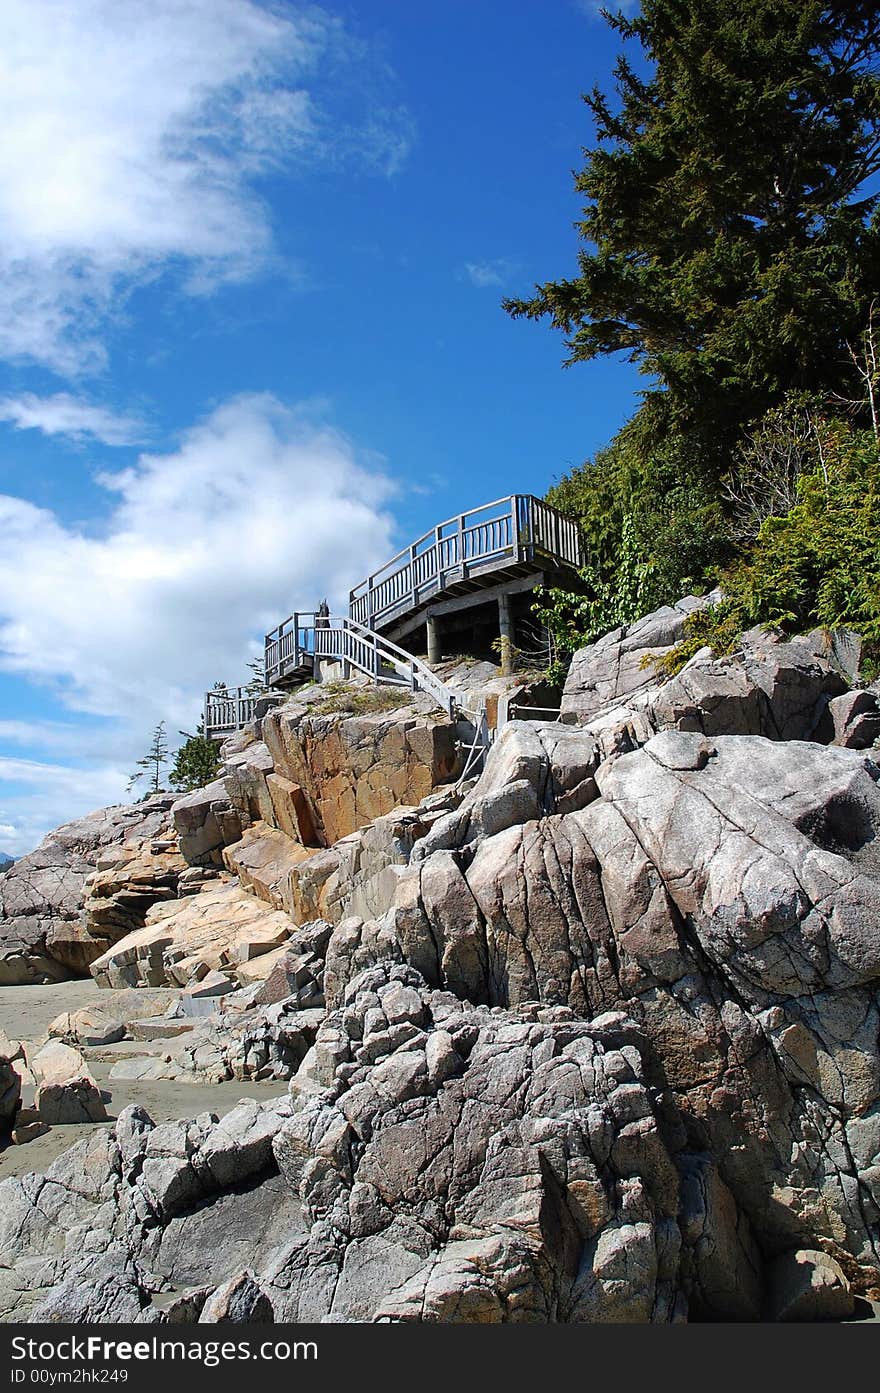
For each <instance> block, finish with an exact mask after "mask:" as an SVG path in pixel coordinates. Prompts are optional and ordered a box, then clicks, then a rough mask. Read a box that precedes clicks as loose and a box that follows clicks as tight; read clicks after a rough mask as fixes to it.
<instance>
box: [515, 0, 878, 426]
mask: <svg viewBox="0 0 880 1393" xmlns="http://www.w3.org/2000/svg"><path fill="white" fill-rule="evenodd" d="M606 18H607V19H608V21H609V23H610V24H611V25H612V27H613V28H615V29H616V30H617V31H618V32H619V33H620V34H621V36H622V37H623V38H624V39H625V40H628V41H631V42H634V43H637V44H638V45H640V47H641V49H642V51H643V52H642V58H643V61H642V62H641V63H640V65H639V71H637V70H636V67H635V66H634V65H633V64H631V63H630V62H629V61H628V59H627V58H626V57H625V56H622V57H621V58H620V60H619V62H618V64H617V67H616V68H615V77H616V80H617V93H618V100H617V101H612V100H611V99H609V98H608V97H607V96H605V95H604V94H603V93H602V92H601V91H599V90H598V89H596V90H594V91H593V92H592V93H590V94H589V95H587V96H585V98H584V100H585V102H586V104H587V106H588V107H589V109H590V111H591V113H592V115H593V118H594V121H595V126H596V135H597V144H596V146H595V148H594V149H592V150H585V151H584V153H585V155H586V159H587V162H586V165H585V167H584V168H583V170H582V171H581V172H580V173H579V174H578V175H577V176H576V188H577V189H578V191H579V192H580V193H582V194H584V195H585V200H586V201H585V207H584V215H583V219H582V221H581V222H580V223H579V224H578V227H579V232H580V236H581V239H582V243H583V245H582V248H581V250H580V252H579V256H578V260H579V274H578V275H577V276H576V277H574V278H572V279H568V280H559V281H551V282H548V283H547V284H545V285H542V286H539V287H536V290H537V293H536V294H535V296H534V297H533V298H531V299H522V300H507V301H505V308H506V309H507V310H508V311H509V312H510V313H511V314H512V315H514V316H520V315H526V316H528V317H530V318H541V317H545V316H546V317H549V319H550V320H551V322H552V323H553V324H554V326H555V327H557V328H559V329H561V330H562V331H563V332H564V333H565V335H566V336H567V344H568V347H569V350H570V358H569V360H568V361H569V362H575V361H588V360H590V359H592V358H595V357H597V356H599V355H602V354H610V353H616V352H618V351H623V352H626V353H627V354H628V355H629V356H630V358H631V359H632V360H634V361H636V362H638V363H639V364H640V366H641V368H642V370H643V371H644V372H645V373H647V374H648V375H650V376H651V377H653V379H654V381H655V383H656V384H657V387H658V388H659V393H658V392H657V390H656V388H655V393H654V395H659V397H660V399H661V401H662V404H663V408H664V411H665V418H664V427H665V428H666V429H670V428H671V429H673V430H675V431H682V430H693V429H694V428H697V429H699V428H701V427H705V428H708V430H709V431H710V432H711V433H712V434H713V435H714V436H715V437H716V438H717V437H718V436H719V435H723V436H724V437H725V438H726V439H727V440H728V441H732V440H733V439H735V438H736V437H737V436H738V434H739V433H740V432H741V430H742V429H743V428H744V427H745V426H747V425H749V424H751V423H753V422H755V421H757V420H758V419H759V418H760V417H761V416H762V415H763V414H764V413H765V412H766V411H767V410H768V409H770V408H771V407H772V406H774V405H776V404H778V403H779V402H780V401H781V400H782V398H783V397H784V396H785V394H786V393H788V392H791V391H803V390H805V391H810V392H815V391H817V390H819V391H822V392H825V391H840V392H843V393H845V394H848V395H850V396H852V395H853V392H852V384H853V363H852V358H851V355H850V353H849V351H848V345H850V344H853V343H856V342H858V339H859V335H860V333H861V332H862V330H863V328H864V325H865V323H866V322H867V320H868V314H869V306H870V303H871V300H872V298H873V294H874V292H875V291H876V288H877V287H878V284H880V222H878V217H877V196H876V195H873V196H865V195H864V193H863V190H864V185H865V181H866V180H867V179H869V178H870V176H871V175H872V174H874V173H875V172H876V171H877V169H878V167H880V96H878V93H880V79H878V76H877V71H876V60H877V49H878V39H880V7H878V5H877V4H876V0H861V3H860V2H859V0H856V2H855V3H852V2H850V3H840V2H839V0H838V3H834V4H827V3H818V2H817V0H700V3H699V4H697V3H694V0H643V4H642V7H641V12H640V14H639V15H638V16H637V17H636V18H634V19H632V20H627V19H625V18H623V17H622V16H617V17H612V16H607V15H606Z"/></svg>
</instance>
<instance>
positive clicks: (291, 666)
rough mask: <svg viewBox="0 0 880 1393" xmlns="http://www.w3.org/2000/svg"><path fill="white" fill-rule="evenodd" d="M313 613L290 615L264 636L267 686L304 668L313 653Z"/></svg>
mask: <svg viewBox="0 0 880 1393" xmlns="http://www.w3.org/2000/svg"><path fill="white" fill-rule="evenodd" d="M314 632H315V614H314V612H306V613H302V614H299V613H297V614H292V615H291V616H290V618H289V619H285V621H284V623H283V624H279V625H278V627H277V629H273V630H272V632H271V633H269V634H267V635H266V650H265V651H266V660H265V661H266V668H265V677H266V686H267V687H271V686H272V684H273V683H275V682H278V681H279V680H280V679H281V678H282V677H286V676H287V674H288V673H291V672H297V671H299V670H301V669H304V668H306V667H307V666H308V664H309V663H310V661H311V659H312V657H313V654H314V637H313V635H314Z"/></svg>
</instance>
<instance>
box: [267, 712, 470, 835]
mask: <svg viewBox="0 0 880 1393" xmlns="http://www.w3.org/2000/svg"><path fill="white" fill-rule="evenodd" d="M312 704H314V702H313V703H312ZM262 733H263V739H264V741H265V743H266V746H267V748H268V750H269V753H270V755H271V758H272V761H273V765H274V772H275V774H277V775H280V776H281V777H282V778H283V779H285V780H286V781H287V782H288V784H289V785H292V786H294V787H295V788H296V789H297V790H298V796H301V797H303V798H305V799H307V800H308V808H309V810H310V816H311V825H312V828H313V835H314V837H315V839H316V840H318V839H319V840H320V841H321V842H322V843H323V844H324V845H325V846H329V845H330V844H331V843H333V842H336V841H338V840H339V839H340V837H345V836H347V835H348V834H349V833H351V832H355V831H357V830H358V828H360V827H363V826H365V825H366V824H367V823H369V822H372V821H373V820H374V819H376V818H378V817H382V816H384V815H385V814H386V813H390V812H391V811H392V810H393V809H394V808H397V807H401V806H411V805H413V804H417V803H419V802H421V800H422V799H423V798H425V797H427V795H428V794H430V793H431V792H432V791H433V790H434V789H435V788H436V787H437V785H438V784H442V783H445V782H447V781H448V780H450V779H451V778H454V776H455V774H456V772H457V770H458V767H459V755H458V750H457V745H456V727H455V724H454V723H453V722H452V721H450V720H449V719H448V718H447V717H444V716H442V715H441V714H440V712H438V711H437V710H436V708H434V707H432V705H431V703H430V701H429V700H428V699H427V698H426V697H424V696H423V695H421V694H416V695H414V697H413V699H412V704H411V705H407V706H405V707H402V708H400V709H397V710H390V711H381V710H380V711H374V712H369V713H366V714H363V715H346V714H344V713H330V714H317V713H315V712H314V711H313V710H312V709H310V706H309V705H304V704H302V703H299V704H297V703H296V702H294V703H289V704H288V705H285V706H282V707H278V708H277V709H276V710H274V711H270V712H269V713H268V714H267V715H266V716H265V717H264V718H263V722H262ZM269 801H270V803H271V801H272V800H271V794H269Z"/></svg>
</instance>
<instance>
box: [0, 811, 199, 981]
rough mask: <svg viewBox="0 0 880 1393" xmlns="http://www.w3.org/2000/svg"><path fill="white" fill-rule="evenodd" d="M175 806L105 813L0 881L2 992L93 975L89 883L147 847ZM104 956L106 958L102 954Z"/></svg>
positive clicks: (54, 840) (75, 826)
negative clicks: (123, 852)
mask: <svg viewBox="0 0 880 1393" xmlns="http://www.w3.org/2000/svg"><path fill="white" fill-rule="evenodd" d="M173 802H174V799H173V797H172V796H169V795H166V794H160V795H158V796H157V797H154V798H149V799H146V800H145V801H144V802H143V803H137V804H135V805H133V806H130V807H113V808H102V809H101V810H100V811H99V812H95V813H91V814H89V816H88V817H85V818H81V819H79V820H78V821H77V822H70V823H66V824H65V825H64V826H63V827H59V828H57V829H56V830H55V831H54V832H50V834H49V836H48V837H46V839H45V840H44V841H43V842H41V844H40V845H39V846H38V847H37V849H36V851H32V852H31V853H30V854H29V855H27V856H22V857H21V858H20V859H19V860H18V861H16V862H15V863H14V865H13V866H12V867H11V868H10V869H9V870H8V871H7V872H6V874H5V875H4V876H3V877H2V879H0V985H2V986H14V985H17V984H22V983H27V982H57V981H61V980H62V979H64V978H66V977H70V976H71V975H73V974H77V973H82V972H85V971H87V961H86V959H88V957H89V955H90V954H91V955H92V956H94V954H93V948H94V943H93V942H92V939H91V935H90V934H89V931H88V927H87V924H86V919H85V914H84V910H83V887H84V884H85V881H86V878H87V877H88V876H89V875H91V874H92V873H93V872H94V871H95V869H96V868H97V867H98V866H99V865H100V864H101V861H102V858H103V857H108V858H109V859H110V860H112V859H114V857H115V854H116V853H117V852H118V851H119V850H120V849H122V848H124V847H125V846H126V845H129V846H130V847H137V846H140V845H141V844H142V843H144V842H146V841H148V840H150V839H151V838H153V837H157V836H160V835H161V834H162V833H163V832H165V831H166V829H167V825H168V812H169V809H170V808H171V805H172V803H173ZM99 951H100V950H99Z"/></svg>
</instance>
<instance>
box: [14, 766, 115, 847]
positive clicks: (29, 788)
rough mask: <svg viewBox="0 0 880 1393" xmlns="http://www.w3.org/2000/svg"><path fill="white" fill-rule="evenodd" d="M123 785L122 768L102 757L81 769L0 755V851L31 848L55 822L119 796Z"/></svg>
mask: <svg viewBox="0 0 880 1393" xmlns="http://www.w3.org/2000/svg"><path fill="white" fill-rule="evenodd" d="M124 787H125V780H124V777H123V772H122V769H120V768H117V767H114V766H113V765H108V764H106V763H103V764H99V765H97V766H95V767H93V768H85V769H84V768H75V767H71V766H67V765H61V764H49V763H43V762H41V761H39V760H31V759H6V758H4V757H2V756H0V851H6V852H8V853H9V855H11V856H22V855H23V854H25V853H26V852H28V851H32V850H33V848H34V847H35V846H36V845H37V844H38V843H39V842H40V841H42V839H43V837H44V836H45V835H46V833H47V832H48V831H49V830H50V829H51V828H53V827H57V826H59V825H60V823H62V822H72V821H73V820H74V818H77V817H83V816H84V815H85V814H86V813H90V812H93V811H94V810H95V809H96V808H101V807H106V806H108V805H110V804H112V803H119V802H122V801H124V800H123V798H122V796H121V790H122V789H123V788H124ZM125 801H127V800H125ZM59 810H60V811H59Z"/></svg>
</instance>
